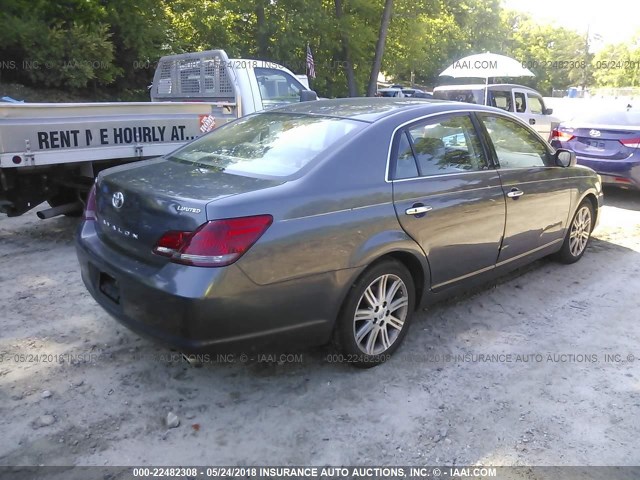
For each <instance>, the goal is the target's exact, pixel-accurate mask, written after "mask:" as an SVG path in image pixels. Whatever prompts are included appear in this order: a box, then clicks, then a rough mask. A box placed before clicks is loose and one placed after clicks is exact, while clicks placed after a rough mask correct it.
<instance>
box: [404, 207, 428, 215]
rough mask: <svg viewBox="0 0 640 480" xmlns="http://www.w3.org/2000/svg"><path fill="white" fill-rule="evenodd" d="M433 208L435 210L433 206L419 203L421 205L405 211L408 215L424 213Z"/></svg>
mask: <svg viewBox="0 0 640 480" xmlns="http://www.w3.org/2000/svg"><path fill="white" fill-rule="evenodd" d="M431 210H433V207H429V206H427V205H419V206H413V207H411V208H407V209H406V210H405V212H404V213H406V214H407V215H420V214H422V213H427V212H429V211H431Z"/></svg>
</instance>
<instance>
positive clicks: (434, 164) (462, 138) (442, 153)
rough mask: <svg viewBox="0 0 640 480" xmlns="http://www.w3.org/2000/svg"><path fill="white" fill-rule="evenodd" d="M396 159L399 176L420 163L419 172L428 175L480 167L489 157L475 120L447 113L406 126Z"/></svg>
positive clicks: (474, 169) (407, 172)
mask: <svg viewBox="0 0 640 480" xmlns="http://www.w3.org/2000/svg"><path fill="white" fill-rule="evenodd" d="M405 134H406V139H404V138H401V139H400V143H399V149H398V156H397V162H396V178H407V177H408V176H411V175H412V172H413V171H414V170H413V168H414V167H412V162H414V163H415V164H416V165H417V168H418V174H419V175H421V176H423V177H427V176H433V175H443V174H451V173H461V172H470V171H479V170H484V169H486V168H487V160H486V158H485V156H484V152H483V150H482V145H481V143H480V139H479V138H478V136H477V134H476V130H475V127H474V126H473V122H472V121H471V118H470V117H469V116H468V115H454V116H448V117H445V118H442V119H439V120H429V121H427V122H420V123H418V124H415V125H413V126H411V127H408V128H407V129H406V130H405V133H404V134H403V137H404V135H405Z"/></svg>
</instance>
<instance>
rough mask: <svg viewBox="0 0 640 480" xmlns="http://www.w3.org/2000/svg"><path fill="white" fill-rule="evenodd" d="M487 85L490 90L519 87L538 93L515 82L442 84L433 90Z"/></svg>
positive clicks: (464, 88)
mask: <svg viewBox="0 0 640 480" xmlns="http://www.w3.org/2000/svg"><path fill="white" fill-rule="evenodd" d="M485 87H489V90H500V89H507V88H508V89H512V88H517V89H519V90H526V91H529V92H534V93H538V94H539V92H537V91H536V90H534V89H533V88H531V87H525V86H524V85H517V84H515V83H490V84H489V85H485V84H484V83H472V84H464V85H440V86H438V87H436V88H434V89H433V90H434V91H436V90H439V91H442V90H477V89H483V88H485Z"/></svg>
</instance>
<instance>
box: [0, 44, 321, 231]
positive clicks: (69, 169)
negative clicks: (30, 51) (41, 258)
mask: <svg viewBox="0 0 640 480" xmlns="http://www.w3.org/2000/svg"><path fill="white" fill-rule="evenodd" d="M307 85H308V84H307ZM316 98H317V96H316V95H315V92H313V91H311V90H309V88H308V87H307V86H306V85H305V84H303V83H302V82H301V81H300V79H299V78H297V77H296V75H294V74H293V73H292V72H291V71H289V70H288V69H286V68H285V67H283V66H281V65H278V64H275V63H271V62H268V61H262V60H247V59H229V58H228V57H227V55H226V53H225V52H224V50H210V51H206V52H197V53H187V54H180V55H170V56H166V57H162V58H161V59H160V61H159V62H158V66H157V68H156V71H155V75H154V78H153V84H152V86H151V102H116V103H33V104H29V103H17V104H14V103H6V104H5V103H0V212H2V213H5V214H7V215H9V216H17V215H21V214H23V213H24V212H26V211H28V210H30V209H32V208H34V207H36V206H37V205H40V204H41V203H42V202H45V201H46V202H48V203H49V206H50V208H46V209H44V210H41V211H39V212H38V216H39V217H40V218H50V217H53V216H56V215H61V214H67V215H73V214H77V213H78V212H80V211H81V209H82V202H83V201H84V197H85V195H86V192H87V191H88V190H89V187H90V186H91V184H92V183H93V180H94V177H95V175H96V174H97V173H98V172H99V171H101V170H104V169H105V168H109V167H111V166H114V165H118V164H122V163H125V162H133V161H137V160H142V159H146V158H150V157H156V156H161V155H165V154H167V153H169V152H171V151H173V150H175V149H176V148H178V147H179V146H181V145H183V144H184V143H185V142H188V141H189V140H192V139H194V138H196V137H198V136H200V135H202V134H204V133H206V132H209V131H211V130H212V129H214V128H216V127H217V126H220V125H222V124H224V123H226V122H229V121H231V120H234V119H236V118H238V117H240V116H243V115H248V114H250V113H253V112H256V111H259V110H263V109H266V108H271V107H275V106H279V105H283V104H286V103H291V102H299V101H305V100H314V99H316Z"/></svg>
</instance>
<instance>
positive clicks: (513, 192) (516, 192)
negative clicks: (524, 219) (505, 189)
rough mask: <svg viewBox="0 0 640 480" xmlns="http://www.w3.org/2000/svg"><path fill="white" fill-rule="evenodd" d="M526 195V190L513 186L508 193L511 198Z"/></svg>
mask: <svg viewBox="0 0 640 480" xmlns="http://www.w3.org/2000/svg"><path fill="white" fill-rule="evenodd" d="M522 195H524V192H523V191H522V190H520V189H518V188H512V189H511V191H510V192H509V193H507V197H509V198H516V199H517V198H518V197H521V196H522Z"/></svg>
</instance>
